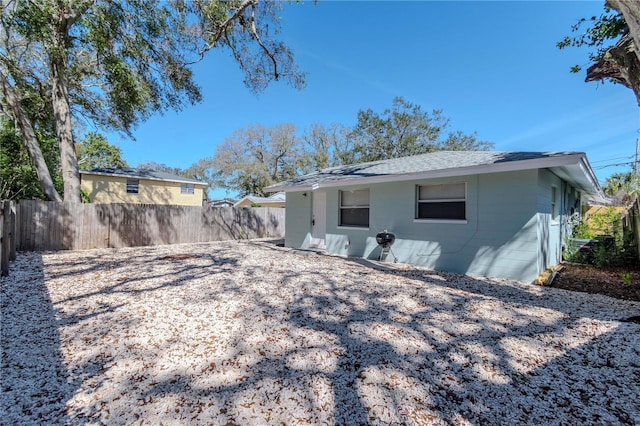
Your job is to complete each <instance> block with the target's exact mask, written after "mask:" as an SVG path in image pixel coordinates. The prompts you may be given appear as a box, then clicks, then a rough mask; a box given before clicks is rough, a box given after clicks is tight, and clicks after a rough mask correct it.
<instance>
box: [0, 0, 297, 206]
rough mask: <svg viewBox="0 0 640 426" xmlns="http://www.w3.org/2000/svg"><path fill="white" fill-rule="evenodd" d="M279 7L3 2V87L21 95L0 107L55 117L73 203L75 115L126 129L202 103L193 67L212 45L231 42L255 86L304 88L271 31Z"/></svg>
mask: <svg viewBox="0 0 640 426" xmlns="http://www.w3.org/2000/svg"><path fill="white" fill-rule="evenodd" d="M280 7H281V3H279V2H274V1H259V2H258V1H239V0H232V1H221V0H203V1H185V0H176V1H168V2H167V1H163V0H118V1H112V0H96V1H68V0H60V1H58V0H40V1H20V0H19V1H9V2H3V13H2V16H1V18H0V26H1V27H2V28H1V29H2V34H3V37H2V38H0V51H2V55H0V77H1V78H2V81H3V83H6V84H3V85H2V86H1V87H2V90H3V98H4V99H7V93H9V92H11V93H15V94H16V98H19V99H18V102H17V103H14V104H13V106H14V107H13V108H3V112H5V113H6V114H10V115H12V118H13V119H15V118H16V117H17V116H20V117H21V118H24V120H25V121H28V122H29V124H30V126H29V127H33V128H39V127H41V126H43V121H42V118H41V117H42V116H44V117H45V118H46V119H52V122H53V123H54V124H55V129H56V132H57V134H58V135H63V136H64V137H62V136H61V137H60V147H61V151H62V152H64V153H65V156H67V157H66V158H67V160H68V161H64V162H63V163H62V165H63V167H64V168H65V170H64V176H65V179H66V182H65V188H68V189H71V191H69V192H68V193H67V194H66V196H69V200H75V199H76V198H77V194H74V192H76V189H77V188H79V178H78V175H77V167H76V159H75V158H73V156H74V152H73V149H72V148H73V141H72V136H71V135H72V134H73V129H72V128H71V125H72V124H71V123H72V122H73V121H74V120H73V119H74V118H76V119H78V118H82V121H89V122H92V123H93V124H94V125H96V127H98V128H106V129H110V130H111V129H113V130H117V131H122V132H124V133H127V134H129V135H131V131H132V128H133V127H134V126H135V125H136V124H137V123H139V122H140V121H143V120H145V119H146V118H148V117H149V116H150V115H151V114H154V113H157V112H162V111H165V110H168V109H174V110H179V109H181V108H182V107H183V106H184V105H188V104H194V103H196V102H199V101H200V100H201V99H202V95H201V93H200V89H199V87H198V86H197V85H196V83H195V81H194V79H193V72H192V69H191V67H192V65H193V64H194V63H196V62H199V61H200V60H202V59H203V58H204V56H205V54H206V53H207V52H208V51H210V50H212V49H214V48H226V49H229V51H230V52H231V54H232V55H233V57H234V58H235V59H236V61H237V62H238V64H239V65H240V68H241V70H242V72H243V73H244V76H245V84H246V86H247V87H248V88H249V89H251V90H252V91H254V92H259V91H262V90H264V88H265V87H266V86H267V85H268V84H269V83H270V82H272V81H275V80H281V81H285V82H288V83H290V84H291V85H293V86H294V87H295V88H298V89H299V88H302V87H303V86H304V74H303V73H301V72H300V71H299V70H298V68H297V66H296V64H295V63H294V61H293V55H292V53H291V51H290V50H289V48H288V47H287V46H286V45H285V44H284V43H282V42H281V41H279V40H277V39H276V38H275V37H276V36H277V34H278V32H279V29H280V21H279V17H278V12H279V10H280ZM7 88H10V90H9V89H7ZM52 93H54V94H57V95H58V96H56V97H53V96H52ZM19 103H23V104H25V105H26V106H27V109H28V110H29V111H28V114H23V113H22V112H21V111H20V108H17V107H15V105H17V104H19ZM27 104H28V105H27ZM36 106H37V108H36ZM54 109H56V111H55V114H53V111H54ZM41 110H44V112H42V111H41ZM72 114H73V115H74V117H72V116H71V115H72ZM23 136H24V135H23ZM27 140H31V139H27ZM31 155H34V156H37V157H40V155H39V154H38V153H37V152H35V151H33V150H32V151H31ZM32 160H33V159H32ZM38 160H40V158H38ZM44 181H46V179H44V178H43V182H44Z"/></svg>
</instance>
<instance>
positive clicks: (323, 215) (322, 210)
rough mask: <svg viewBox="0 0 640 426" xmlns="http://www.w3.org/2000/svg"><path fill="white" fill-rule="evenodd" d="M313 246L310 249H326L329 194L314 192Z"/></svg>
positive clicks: (312, 216) (312, 199)
mask: <svg viewBox="0 0 640 426" xmlns="http://www.w3.org/2000/svg"><path fill="white" fill-rule="evenodd" d="M311 194H312V198H311V201H312V202H313V208H312V213H311V244H309V246H310V247H313V248H319V249H324V248H325V237H326V234H327V193H326V192H318V191H315V192H312V193H311Z"/></svg>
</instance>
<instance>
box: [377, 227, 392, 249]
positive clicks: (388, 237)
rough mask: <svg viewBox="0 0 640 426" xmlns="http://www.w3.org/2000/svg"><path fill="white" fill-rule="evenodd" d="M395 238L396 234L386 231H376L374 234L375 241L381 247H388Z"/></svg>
mask: <svg viewBox="0 0 640 426" xmlns="http://www.w3.org/2000/svg"><path fill="white" fill-rule="evenodd" d="M395 240H396V236H395V235H394V234H393V233H391V232H388V231H383V232H378V233H377V234H376V242H377V243H378V245H379V246H380V247H382V248H389V247H391V245H392V244H393V242H394V241H395Z"/></svg>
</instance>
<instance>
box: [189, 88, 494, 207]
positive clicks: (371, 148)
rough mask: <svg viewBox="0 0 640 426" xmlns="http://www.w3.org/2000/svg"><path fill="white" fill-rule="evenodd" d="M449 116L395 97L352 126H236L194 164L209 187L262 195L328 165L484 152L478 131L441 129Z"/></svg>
mask: <svg viewBox="0 0 640 426" xmlns="http://www.w3.org/2000/svg"><path fill="white" fill-rule="evenodd" d="M448 126H449V120H448V119H446V118H444V117H443V115H442V113H441V111H438V110H436V111H433V113H432V114H428V113H425V112H423V111H422V109H421V107H420V106H419V105H414V104H411V103H409V102H407V101H405V100H404V99H403V98H395V99H394V100H393V106H392V107H391V108H390V109H386V110H385V111H384V112H383V114H378V113H376V112H374V111H373V110H371V109H368V110H361V111H359V112H358V116H357V123H356V125H355V126H354V127H353V128H348V127H345V126H343V125H340V124H335V123H334V124H331V125H329V126H325V125H322V124H318V123H315V124H313V125H312V126H310V127H309V128H308V129H307V130H306V131H305V132H304V133H303V134H302V135H301V136H298V135H297V133H296V128H295V126H293V125H292V124H280V125H276V126H272V127H265V126H263V125H261V124H256V125H253V126H248V127H246V128H244V129H238V130H236V132H234V133H233V135H231V136H229V137H228V138H226V139H225V141H224V142H223V144H222V145H220V146H218V147H217V149H216V152H215V154H214V156H213V158H211V159H205V160H201V162H200V164H198V166H197V167H196V169H197V170H199V173H200V174H201V175H204V176H212V177H213V179H212V181H209V182H212V183H213V185H218V186H221V187H223V188H227V189H231V190H234V191H237V192H239V193H240V194H241V195H242V196H244V195H248V194H254V195H264V192H263V188H264V187H265V186H268V185H271V184H273V183H276V182H280V181H283V180H287V179H290V178H293V177H295V176H299V175H302V174H305V173H309V172H312V171H315V170H319V169H324V168H327V167H334V166H341V165H345V164H356V163H361V162H365V161H376V160H381V159H388V158H397V157H402V156H407V155H415V154H422V153H428V152H433V151H439V150H488V149H491V148H492V147H493V144H492V143H489V142H484V141H480V140H478V136H477V134H475V133H473V134H470V135H468V134H464V133H463V132H461V131H455V132H449V133H447V134H446V136H445V130H446V129H447V127H448Z"/></svg>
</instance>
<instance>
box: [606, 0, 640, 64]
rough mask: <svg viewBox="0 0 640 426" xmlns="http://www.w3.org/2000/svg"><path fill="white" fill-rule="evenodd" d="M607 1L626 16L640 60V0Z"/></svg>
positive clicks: (607, 3)
mask: <svg viewBox="0 0 640 426" xmlns="http://www.w3.org/2000/svg"><path fill="white" fill-rule="evenodd" d="M605 3H606V5H607V6H609V7H611V8H612V9H615V10H617V11H618V12H620V13H621V14H622V16H623V17H624V21H625V23H626V24H627V27H628V28H629V34H630V35H631V37H632V38H633V44H634V45H635V48H636V49H635V54H636V56H637V57H638V60H640V2H638V0H607V1H606V2H605Z"/></svg>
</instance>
